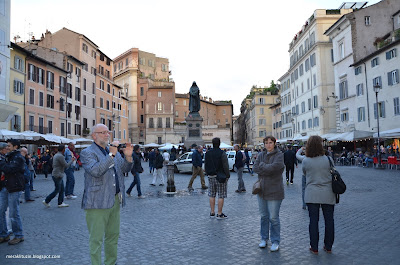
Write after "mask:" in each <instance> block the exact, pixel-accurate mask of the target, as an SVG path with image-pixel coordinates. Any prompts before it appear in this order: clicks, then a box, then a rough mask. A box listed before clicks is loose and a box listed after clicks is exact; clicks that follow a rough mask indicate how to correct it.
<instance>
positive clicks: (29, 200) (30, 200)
mask: <svg viewBox="0 0 400 265" xmlns="http://www.w3.org/2000/svg"><path fill="white" fill-rule="evenodd" d="M34 201H35V200H32V199H28V200H25V202H34Z"/></svg>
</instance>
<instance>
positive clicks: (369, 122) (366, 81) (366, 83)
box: [363, 62, 371, 127]
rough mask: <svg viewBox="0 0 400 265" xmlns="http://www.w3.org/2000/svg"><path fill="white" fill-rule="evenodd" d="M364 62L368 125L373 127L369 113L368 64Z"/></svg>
mask: <svg viewBox="0 0 400 265" xmlns="http://www.w3.org/2000/svg"><path fill="white" fill-rule="evenodd" d="M363 64H364V71H365V91H366V94H367V116H368V127H371V120H370V115H369V97H368V78H367V65H366V64H365V62H364V63H363Z"/></svg>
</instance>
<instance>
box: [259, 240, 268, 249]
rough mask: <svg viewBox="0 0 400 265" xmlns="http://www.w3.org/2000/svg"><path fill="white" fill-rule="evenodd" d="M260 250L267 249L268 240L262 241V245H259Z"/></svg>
mask: <svg viewBox="0 0 400 265" xmlns="http://www.w3.org/2000/svg"><path fill="white" fill-rule="evenodd" d="M258 246H259V247H260V248H265V247H266V246H267V241H266V240H261V242H260V244H258Z"/></svg>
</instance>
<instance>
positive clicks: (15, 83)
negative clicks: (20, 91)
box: [14, 80, 18, 93]
mask: <svg viewBox="0 0 400 265" xmlns="http://www.w3.org/2000/svg"><path fill="white" fill-rule="evenodd" d="M17 85H18V84H17V80H14V93H17Z"/></svg>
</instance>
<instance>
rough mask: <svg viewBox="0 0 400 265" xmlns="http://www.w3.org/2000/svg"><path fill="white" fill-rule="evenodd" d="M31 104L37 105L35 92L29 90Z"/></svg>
mask: <svg viewBox="0 0 400 265" xmlns="http://www.w3.org/2000/svg"><path fill="white" fill-rule="evenodd" d="M29 104H32V105H34V104H35V90H33V89H29Z"/></svg>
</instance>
